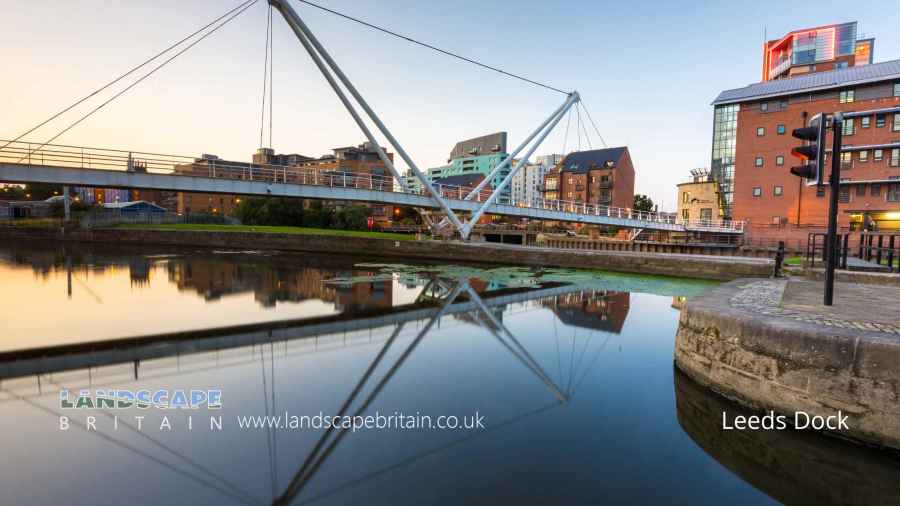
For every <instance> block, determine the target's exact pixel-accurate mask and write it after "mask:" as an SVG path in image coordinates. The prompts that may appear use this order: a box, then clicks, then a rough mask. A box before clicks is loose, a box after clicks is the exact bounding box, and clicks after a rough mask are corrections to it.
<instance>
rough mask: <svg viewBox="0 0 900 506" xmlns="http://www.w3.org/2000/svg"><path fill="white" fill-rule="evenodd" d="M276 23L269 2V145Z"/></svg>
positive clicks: (270, 138)
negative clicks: (273, 20)
mask: <svg viewBox="0 0 900 506" xmlns="http://www.w3.org/2000/svg"><path fill="white" fill-rule="evenodd" d="M274 49H275V24H274V23H273V22H272V4H269V147H270V148H271V147H272V112H273V109H272V107H273V106H272V104H273V103H274V99H273V98H272V87H273V83H274V82H275V81H274V77H275V75H274V72H275V53H274Z"/></svg>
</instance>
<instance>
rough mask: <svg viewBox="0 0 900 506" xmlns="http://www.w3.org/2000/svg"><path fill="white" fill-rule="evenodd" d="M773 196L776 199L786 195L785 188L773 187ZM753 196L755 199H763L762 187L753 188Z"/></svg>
mask: <svg viewBox="0 0 900 506" xmlns="http://www.w3.org/2000/svg"><path fill="white" fill-rule="evenodd" d="M772 195H774V196H776V197H780V196H782V195H784V186H781V185H775V186H773V187H772ZM753 196H754V197H762V186H754V187H753Z"/></svg>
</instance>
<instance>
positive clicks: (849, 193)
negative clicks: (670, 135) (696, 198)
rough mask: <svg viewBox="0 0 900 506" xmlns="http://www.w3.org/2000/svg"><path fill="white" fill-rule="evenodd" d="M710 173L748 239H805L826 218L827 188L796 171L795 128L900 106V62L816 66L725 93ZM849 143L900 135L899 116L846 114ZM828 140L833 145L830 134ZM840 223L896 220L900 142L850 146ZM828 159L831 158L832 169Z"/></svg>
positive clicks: (899, 216)
mask: <svg viewBox="0 0 900 506" xmlns="http://www.w3.org/2000/svg"><path fill="white" fill-rule="evenodd" d="M713 105H714V108H715V112H714V126H713V148H712V176H713V178H714V179H715V180H716V181H717V183H718V184H719V190H720V192H721V194H722V197H723V208H724V213H725V216H726V217H730V218H733V219H736V220H745V221H747V222H748V223H747V227H746V233H747V236H748V238H749V239H750V240H751V242H757V240H758V242H765V241H774V240H779V239H787V240H788V241H789V243H791V244H792V245H794V246H797V245H801V244H805V241H806V237H807V233H809V232H813V231H816V232H818V231H820V230H821V229H823V228H824V227H825V226H826V224H827V209H828V199H827V194H828V188H827V186H825V187H821V188H819V187H816V186H807V184H806V180H803V179H801V178H798V177H796V176H793V175H792V174H790V171H789V169H790V167H791V166H794V165H799V164H800V161H799V160H797V159H796V158H793V157H792V156H791V154H790V151H791V149H792V148H793V147H794V146H797V145H799V144H800V141H798V140H797V139H795V138H793V137H792V136H791V131H792V130H793V129H795V128H799V127H802V126H805V125H806V124H807V122H808V120H809V118H811V117H812V116H814V115H815V114H818V113H833V112H836V111H842V112H849V111H864V110H875V109H882V108H888V107H897V106H900V60H895V61H889V62H883V63H876V64H871V65H865V66H853V67H848V68H842V69H836V70H830V71H825V72H819V71H816V72H815V73H811V74H808V75H802V76H796V77H792V78H787V79H778V80H772V81H768V82H761V83H756V84H751V85H749V86H746V87H744V88H738V89H734V90H727V91H723V92H722V93H721V94H719V96H718V97H717V98H716V100H715V101H714V102H713ZM843 135H844V137H843V143H844V145H845V146H853V145H855V146H864V145H874V144H888V143H894V142H900V114H891V113H886V114H873V115H871V116H867V117H862V118H855V119H854V120H848V121H847V122H846V123H845V125H844V131H843ZM826 146H828V147H830V146H831V135H830V134H829V135H828V139H827V141H826ZM842 158H843V160H844V162H843V165H842V170H841V186H840V192H841V193H840V207H839V216H838V224H839V226H840V227H841V228H842V229H844V230H848V229H849V230H857V229H861V228H863V226H868V225H870V224H874V226H875V227H877V228H879V229H882V230H888V229H898V228H900V221H898V220H900V149H871V150H865V151H859V152H854V153H852V154H849V153H845V154H844V155H842ZM829 166H830V160H826V175H827V170H828V169H827V168H828V167H829Z"/></svg>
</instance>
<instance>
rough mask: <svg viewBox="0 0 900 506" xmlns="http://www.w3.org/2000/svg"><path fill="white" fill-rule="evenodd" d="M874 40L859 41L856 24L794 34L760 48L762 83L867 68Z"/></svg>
mask: <svg viewBox="0 0 900 506" xmlns="http://www.w3.org/2000/svg"><path fill="white" fill-rule="evenodd" d="M874 49H875V39H874V38H862V37H860V36H859V34H858V33H857V30H856V21H851V22H849V23H840V24H834V25H825V26H817V27H815V28H804V29H802V30H794V31H792V32H790V33H788V34H787V35H785V36H784V37H781V38H780V39H774V40H768V41H766V42H765V44H763V61H762V80H763V81H771V80H773V79H783V78H788V77H794V76H798V75H803V74H809V73H813V72H825V71H829V70H835V69H842V68H847V67H854V66H859V65H868V64H870V63H872V61H873V58H874Z"/></svg>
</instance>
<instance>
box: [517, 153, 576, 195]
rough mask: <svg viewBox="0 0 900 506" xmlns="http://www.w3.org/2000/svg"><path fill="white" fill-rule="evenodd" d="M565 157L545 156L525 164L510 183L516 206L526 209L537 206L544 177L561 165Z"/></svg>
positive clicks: (556, 155)
mask: <svg viewBox="0 0 900 506" xmlns="http://www.w3.org/2000/svg"><path fill="white" fill-rule="evenodd" d="M562 159H563V155H559V154H553V155H543V156H538V157H537V158H535V161H533V162H529V163H527V164H525V165H524V166H523V167H522V168H521V169H519V172H517V173H516V175H515V176H513V179H512V181H511V182H510V184H511V186H512V189H511V195H510V196H511V197H512V201H513V204H514V205H520V206H524V207H533V206H536V205H537V204H538V203H539V202H540V200H541V185H543V184H544V175H546V174H547V172H548V171H549V170H550V169H552V168H553V167H555V166H556V165H557V164H558V163H560V162H561V161H562Z"/></svg>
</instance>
